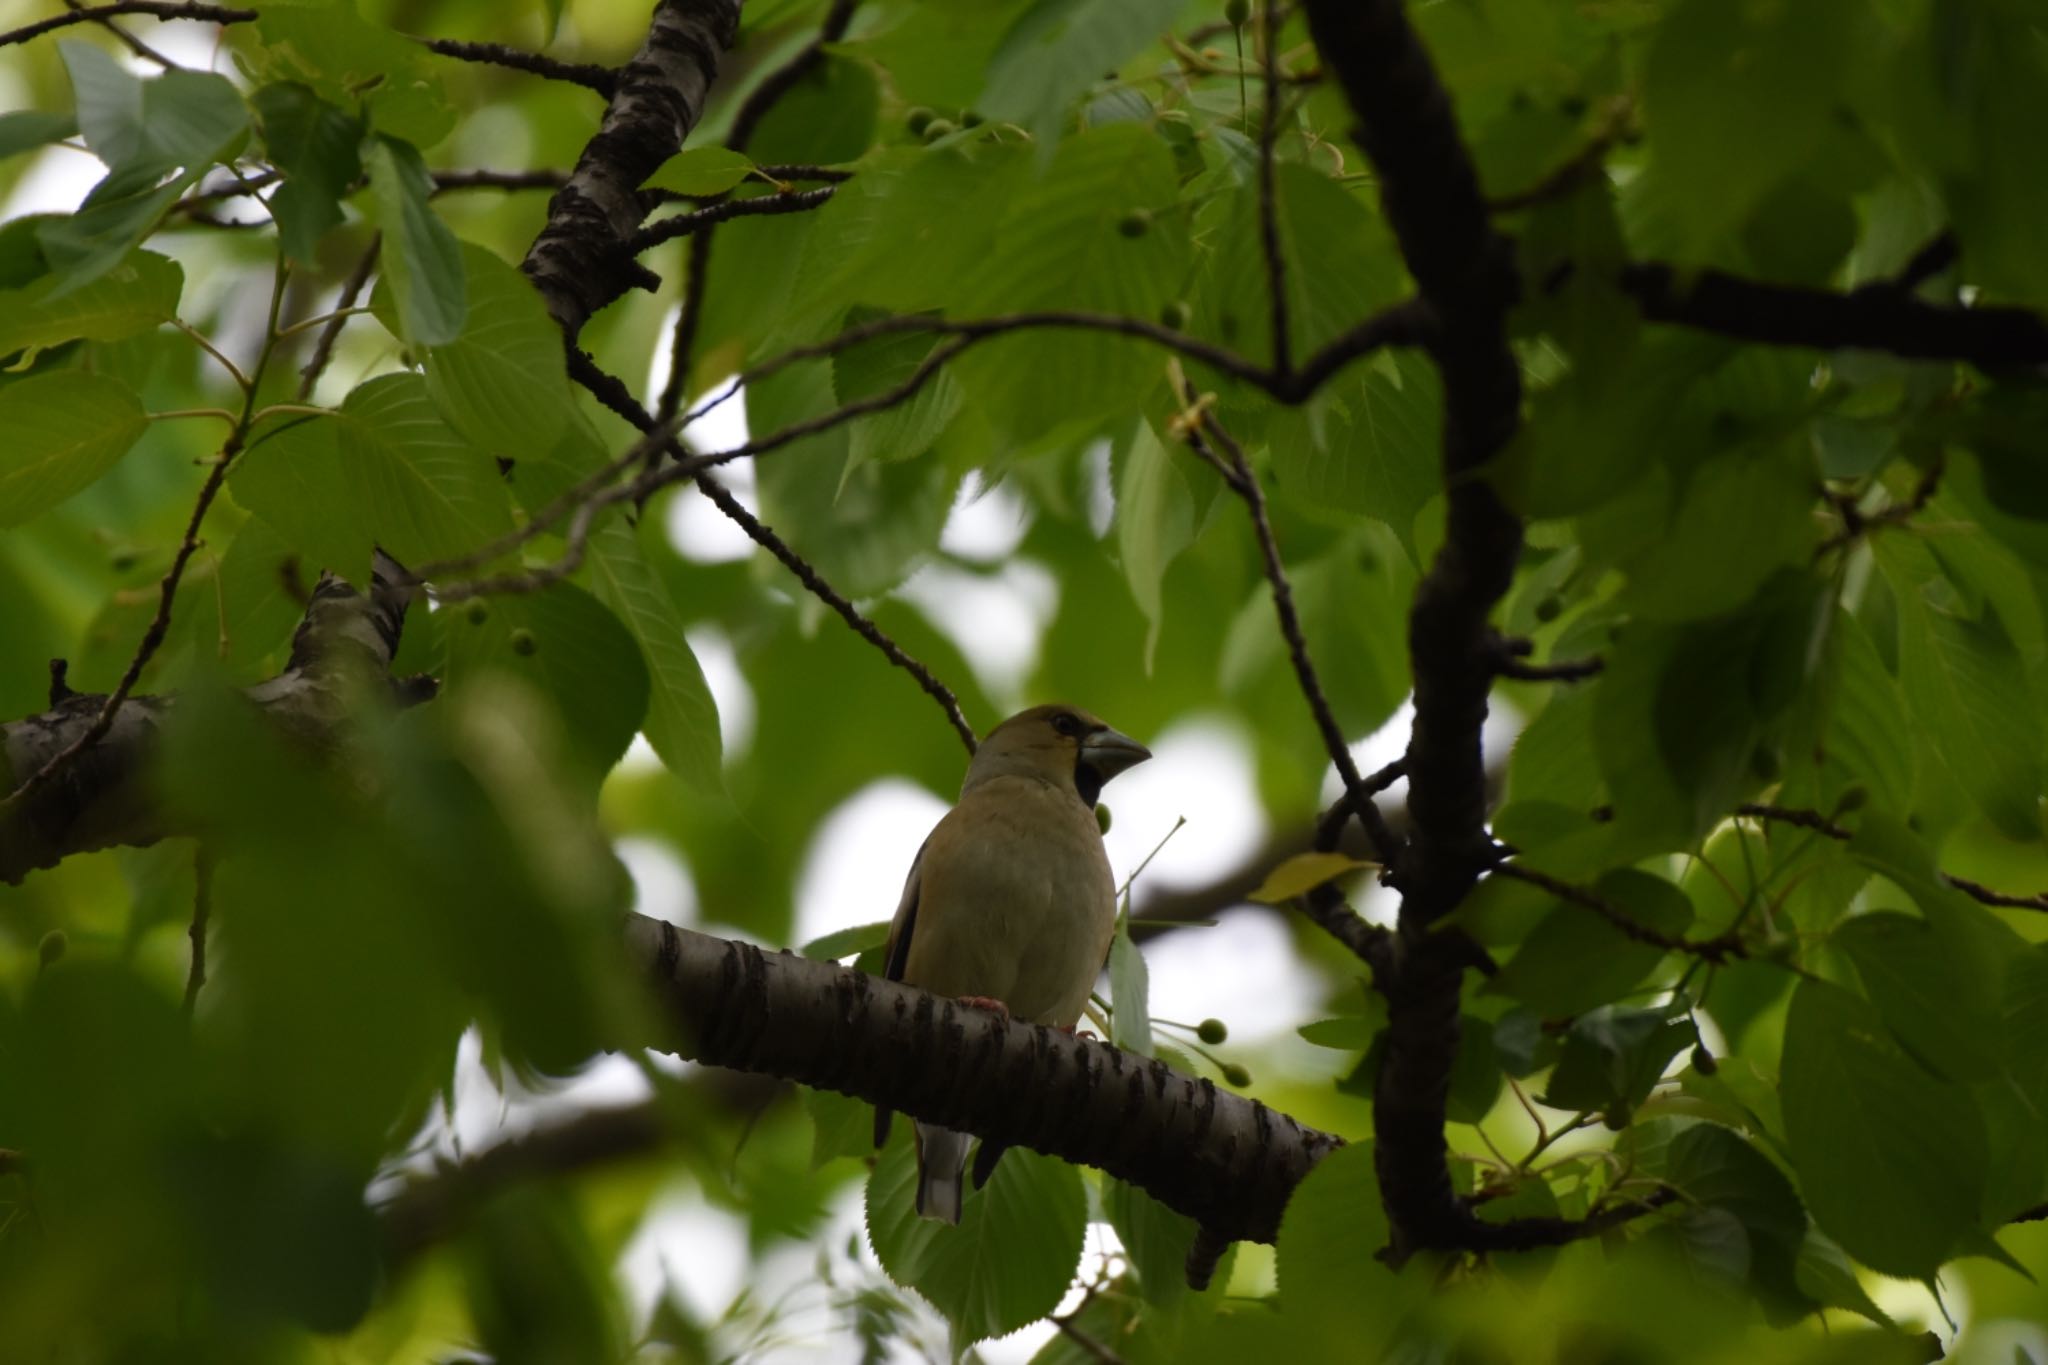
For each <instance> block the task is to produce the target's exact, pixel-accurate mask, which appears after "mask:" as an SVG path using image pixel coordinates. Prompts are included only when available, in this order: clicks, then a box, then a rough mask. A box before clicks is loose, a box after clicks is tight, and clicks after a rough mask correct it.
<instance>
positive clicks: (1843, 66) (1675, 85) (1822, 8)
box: [1643, 0, 1858, 259]
mask: <svg viewBox="0 0 2048 1365" xmlns="http://www.w3.org/2000/svg"><path fill="white" fill-rule="evenodd" d="M1857 19H1858V15H1857V7H1856V6H1854V5H1853V4H1851V3H1849V2H1848V0H1806V2H1805V3H1801V4H1791V5H1764V6H1748V5H1728V4H1723V3H1720V0H1682V3H1680V4H1678V5H1676V6H1675V7H1673V8H1672V9H1671V10H1670V11H1669V12H1668V13H1667V14H1666V15H1665V16H1664V19H1663V22H1662V23H1661V24H1660V25H1659V26H1658V28H1657V32H1656V35H1655V37H1654V38H1653V39H1652V41H1651V44H1650V50H1649V55H1648V57H1647V59H1646V62H1645V65H1644V72H1643V87H1644V90H1643V98H1644V105H1645V108H1644V113H1645V119H1646V122H1647V123H1648V125H1649V129H1650V149H1651V154H1652V156H1653V158H1654V165H1655V173H1656V175H1657V177H1658V181H1659V188H1660V189H1661V190H1662V191H1663V192H1664V193H1665V194H1667V195H1669V196H1671V198H1672V200H1673V201H1674V208H1675V210H1676V216H1677V217H1678V218H1679V220H1680V221H1681V222H1682V224H1683V230H1684V245H1685V247H1686V248H1687V250H1686V254H1687V255H1689V256H1691V257H1693V258H1695V259H1697V258H1699V257H1700V256H1702V255H1704V254H1706V252H1707V250H1708V248H1710V247H1712V246H1713V245H1715V244H1716V243H1717V242H1719V241H1720V240H1721V238H1723V237H1724V236H1725V235H1726V234H1727V233H1728V232H1729V231H1730V230H1732V229H1733V228H1734V227H1735V226H1737V225H1738V224H1740V223H1741V222H1742V221H1743V220H1744V219H1745V218H1746V217H1747V216H1748V215H1749V213H1750V212H1751V211H1752V210H1753V209H1754V208H1755V206H1756V205H1757V203H1758V202H1759V201H1760V200H1761V199H1762V198H1763V196H1764V195H1765V194H1766V193H1768V192H1769V191H1770V190H1771V189H1772V188H1773V187H1774V186H1775V185H1777V184H1778V182H1779V181H1781V180H1783V179H1784V178H1785V177H1787V176H1788V175H1790V174H1791V173H1792V172H1793V171H1794V170H1795V169H1797V168H1798V167H1799V166H1800V165H1801V164H1802V163H1803V162H1804V161H1805V160H1806V158H1807V156H1808V155H1809V154H1810V153H1811V151H1812V150H1813V149H1814V147H1815V146H1816V145H1817V144H1818V142H1819V141H1820V139H1821V137H1822V135H1823V134H1824V133H1825V132H1826V131H1827V127H1826V120H1827V116H1828V114H1829V112H1830V110H1831V108H1832V106H1833V104H1834V101H1835V98H1836V92H1837V91H1838V90H1839V88H1840V86H1841V83H1842V80H1843V78H1844V76H1845V75H1846V73H1847V72H1848V70H1849V68H1850V60H1851V53H1852V52H1853V51H1854V49H1853V47H1852V45H1851V44H1850V43H1849V42H1848V41H1846V40H1845V38H1844V34H1845V32H1847V31H1850V30H1852V29H1853V28H1854V27H1855V25H1856V23H1857Z"/></svg>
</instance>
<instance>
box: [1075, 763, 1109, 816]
mask: <svg viewBox="0 0 2048 1365" xmlns="http://www.w3.org/2000/svg"><path fill="white" fill-rule="evenodd" d="M1106 780H1107V779H1106V778H1104V777H1103V775H1102V774H1101V773H1099V772H1097V771H1095V769H1094V768H1092V767H1090V766H1089V765H1088V760H1087V759H1085V758H1076V759H1075V760H1074V790H1075V791H1077V792H1079V793H1080V794H1081V800H1082V802H1083V804H1085V805H1086V806H1087V807H1088V808H1089V809H1090V810H1093V809H1095V802H1096V801H1097V799H1098V798H1100V797H1101V795H1102V784H1103V782H1105V781H1106Z"/></svg>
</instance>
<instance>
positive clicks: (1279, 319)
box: [1259, 4, 1293, 380]
mask: <svg viewBox="0 0 2048 1365" xmlns="http://www.w3.org/2000/svg"><path fill="white" fill-rule="evenodd" d="M1259 14H1260V21H1261V23H1260V28H1261V34H1262V37H1263V41H1262V43H1261V44H1260V46H1261V48H1262V51H1261V52H1260V53H1259V66H1260V68H1261V70H1263V71H1264V73H1265V84H1266V96H1265V104H1266V107H1265V111H1264V113H1263V114H1262V115H1261V117H1260V119H1259V240H1260V243H1261V245H1262V246H1263V247H1264V250H1265V255H1266V292H1267V294H1268V295H1269V296H1270V297H1269V298H1268V300H1267V302H1268V305H1269V306H1270V308H1271V309H1272V312H1271V315H1270V316H1271V318H1272V327H1273V373H1274V374H1275V375H1276V376H1278V377H1279V378H1281V379H1282V380H1285V378H1286V377H1287V374H1288V372H1289V371H1290V370H1291V369H1292V368H1293V357H1292V354H1291V353H1290V350H1289V341H1288V337H1287V261H1286V258H1285V257H1283V256H1282V255H1281V253H1280V223H1279V212H1278V209H1277V206H1276V205H1275V203H1274V188H1273V140H1274V138H1275V137H1276V136H1277V135H1278V133H1279V122H1280V80H1279V74H1278V72H1277V70H1276V69H1275V67H1274V62H1275V60H1276V58H1275V56H1274V49H1275V48H1277V47H1278V46H1279V41H1280V27H1279V24H1280V21H1279V14H1278V11H1277V10H1275V9H1274V7H1273V6H1272V5H1271V4H1265V5H1262V6H1260V7H1259Z"/></svg>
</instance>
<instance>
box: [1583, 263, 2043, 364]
mask: <svg viewBox="0 0 2048 1365" xmlns="http://www.w3.org/2000/svg"><path fill="white" fill-rule="evenodd" d="M1621 287H1622V289H1623V290H1624V291H1625V292H1626V293H1628V294H1629V295H1630V296H1631V297H1633V298H1634V299H1635V301H1636V303H1637V305H1638V306H1639V307H1640V308H1641V309H1642V311H1643V316H1644V317H1646V318H1649V319H1650V320H1651V321H1653V322H1670V323H1677V324H1679V325H1682V326H1686V327H1694V328H1698V329H1699V330H1701V331H1706V332H1714V333H1717V334H1719V335H1721V336H1729V337H1739V338H1741V339H1742V340H1745V341H1761V342H1767V343H1770V344H1773V345H1778V346H1811V347H1816V348H1818V349H1821V350H1829V351H1832V350H1841V349H1845V348H1854V349H1861V350H1870V351H1886V352H1889V353H1890V354H1892V355H1897V356H1904V357H1906V358H1908V359H1916V360H1966V361H1969V362H1970V363H1971V364H1973V365H1978V366H1981V367H1983V368H1985V369H1998V368H2001V367H2009V366H2014V365H2040V364H2044V363H2048V319H2044V318H2043V317H2042V316H2041V314H2039V313H2035V312H2032V311H2029V310H2027V309H2024V308H1964V307H1959V306H1955V305H1950V304H1937V303H1927V302H1925V301H1923V300H1921V299H1918V298H1915V297H1914V296H1913V294H1912V292H1911V291H1910V290H1907V289H1902V288H1900V287H1899V285H1898V284H1897V283H1896V282H1893V281H1884V282H1880V283H1876V284H1868V285H1865V286H1863V287H1862V288H1860V289H1852V290H1850V291H1848V292H1847V293H1838V292H1835V291H1832V290H1826V289H1804V288H1800V287H1797V286H1794V285H1784V284H1765V283H1762V282H1760V281H1757V280H1745V279H1741V278H1739V277H1737V276H1734V275H1729V274H1726V273H1724V272H1722V271H1719V270H1698V271H1687V270H1682V269H1680V268H1679V267H1677V266H1672V265H1664V264H1660V263H1657V262H1641V263H1638V264H1635V265H1629V266H1624V267H1623V268H1622V272H1621Z"/></svg>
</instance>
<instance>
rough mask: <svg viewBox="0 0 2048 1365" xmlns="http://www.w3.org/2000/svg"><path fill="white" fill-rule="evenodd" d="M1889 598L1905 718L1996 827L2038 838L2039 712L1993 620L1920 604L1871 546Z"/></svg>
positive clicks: (1891, 563)
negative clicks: (1895, 609)
mask: <svg viewBox="0 0 2048 1365" xmlns="http://www.w3.org/2000/svg"><path fill="white" fill-rule="evenodd" d="M1880 562H1882V563H1884V564H1885V566H1886V569H1887V572H1888V573H1890V574H1892V575H1893V578H1894V586H1895V587H1896V588H1897V589H1898V593H1897V595H1898V599H1899V608H1900V610H1899V660H1900V662H1899V673H1900V681H1901V682H1902V683H1903V684H1904V686H1905V693H1906V700H1907V702H1908V704H1909V705H1910V706H1911V708H1912V714H1913V717H1914V719H1915V721H1916V722H1917V723H1918V724H1919V725H1921V726H1924V727H1925V728H1926V733H1927V734H1928V735H1929V736H1930V737H1931V738H1932V739H1933V741H1934V745H1935V748H1936V749H1937V750H1938V751H1939V752H1940V754H1941V757H1942V761H1943V762H1944V763H1946V764H1947V765H1948V768H1949V771H1950V772H1951V773H1953V774H1954V775H1955V778H1956V781H1957V782H1958V783H1959V784H1960V785H1961V786H1962V788H1963V790H1964V791H1965V792H1967V793H1968V794H1969V797H1970V799H1971V800H1972V801H1974V802H1975V803H1976V804H1977V807H1978V809H1980V810H1982V811H1983V812H1984V814H1985V816H1986V817H1988V818H1989V819H1990V820H1991V822H1992V823H1993V824H1995V825H1996V826H1998V828H1999V830H2000V831H2001V832H2002V833H2004V834H2006V835H2007V836H2008V837H2010V838H2014V839H2020V840H2025V841H2028V842H2033V841H2035V840H2038V839H2039V838H2040V837H2041V813H2040V799H2041V784H2042V756H2043V753H2044V748H2048V746H2044V743H2043V732H2042V725H2041V715H2040V710H2039V708H2038V707H2037V705H2036V704H2035V702H2034V698H2033V695H2032V693H2031V691H2030V689H2029V688H2028V685H2027V678H2026V672H2025V669H2024V667H2023V665H2022V663H2021V661H2020V657H2019V652H2018V651H2017V650H2016V649H2015V648H2014V647H2013V643H2012V637H2011V636H2010V635H2008V634H2007V633H2006V630H2005V628H2004V626H2003V625H2002V624H2001V623H2000V622H1999V620H1998V618H1997V616H1995V615H1990V614H1987V615H1985V616H1984V617H1982V618H1981V619H1976V620H1972V619H1970V618H1968V617H1963V616H1958V615H1955V614H1954V613H1952V612H1949V611H1947V610H1944V609H1943V608H1941V607H1939V606H1936V605H1935V604H1933V603H1932V602H1929V601H1928V600H1927V599H1926V598H1925V597H1924V596H1923V595H1922V593H1921V591H1920V589H1919V587H1918V586H1916V585H1915V584H1914V583H1913V582H1912V581H1911V580H1910V578H1909V577H1906V576H1904V575H1902V573H1901V571H1900V570H1899V568H1898V561H1897V560H1896V559H1895V558H1893V557H1890V556H1888V555H1887V554H1886V553H1885V551H1884V547H1882V546H1881V547H1880Z"/></svg>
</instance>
